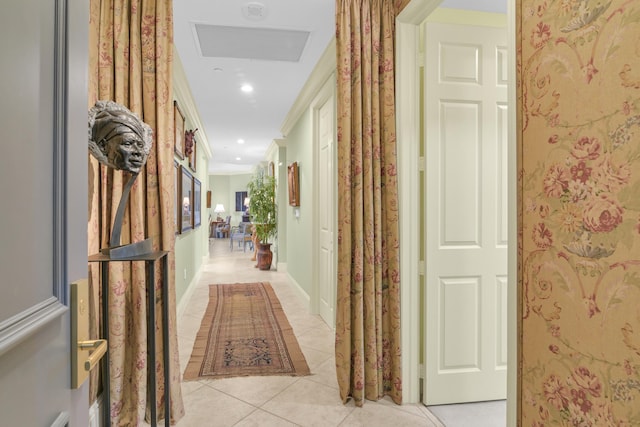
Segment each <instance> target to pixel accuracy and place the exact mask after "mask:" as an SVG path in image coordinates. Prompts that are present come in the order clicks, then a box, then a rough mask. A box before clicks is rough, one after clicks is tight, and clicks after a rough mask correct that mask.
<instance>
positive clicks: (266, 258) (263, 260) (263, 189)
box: [247, 174, 278, 270]
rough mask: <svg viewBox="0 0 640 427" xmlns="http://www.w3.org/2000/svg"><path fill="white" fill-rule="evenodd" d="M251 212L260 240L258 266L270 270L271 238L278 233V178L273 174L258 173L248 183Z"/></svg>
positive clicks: (271, 256)
mask: <svg viewBox="0 0 640 427" xmlns="http://www.w3.org/2000/svg"><path fill="white" fill-rule="evenodd" d="M247 189H248V190H249V212H251V222H252V223H253V227H254V230H255V231H254V232H255V233H256V237H257V242H258V268H259V269H260V270H269V269H270V268H271V260H272V259H273V253H272V252H271V243H270V242H269V239H271V238H274V237H276V235H277V234H278V223H277V218H276V212H277V208H276V180H275V178H274V177H273V176H264V175H263V174H257V175H255V176H254V177H253V179H252V180H251V181H250V182H249V183H248V184H247Z"/></svg>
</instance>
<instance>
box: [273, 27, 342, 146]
mask: <svg viewBox="0 0 640 427" xmlns="http://www.w3.org/2000/svg"><path fill="white" fill-rule="evenodd" d="M335 70H336V38H335V37H333V38H332V39H331V41H330V42H329V44H328V45H327V48H326V49H325V50H324V52H323V53H322V56H321V57H320V59H319V60H318V63H317V64H316V66H315V68H314V69H313V71H312V72H311V75H310V76H309V78H308V79H307V82H306V83H305V85H304V86H303V88H302V90H301V91H300V93H299V94H298V97H297V98H296V100H295V102H294V103H293V106H292V107H291V109H290V110H289V113H287V116H286V117H285V118H284V122H283V123H282V125H281V126H280V132H281V133H282V135H283V136H285V137H286V136H287V135H288V134H289V132H290V131H291V129H293V127H294V126H295V124H296V123H297V122H298V119H299V118H300V116H301V115H302V114H303V113H304V112H305V111H306V110H307V109H308V108H309V106H310V105H311V102H312V101H313V99H314V98H315V96H316V94H317V93H318V91H319V90H320V89H321V88H322V86H323V85H324V83H325V82H326V81H327V79H328V78H329V77H330V76H331V74H332V73H334V72H335Z"/></svg>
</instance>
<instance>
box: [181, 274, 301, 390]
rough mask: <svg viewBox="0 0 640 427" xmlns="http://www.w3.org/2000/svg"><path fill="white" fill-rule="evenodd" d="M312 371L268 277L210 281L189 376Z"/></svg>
mask: <svg viewBox="0 0 640 427" xmlns="http://www.w3.org/2000/svg"><path fill="white" fill-rule="evenodd" d="M253 375H290V376H301V375H309V366H308V365H307V362H306V360H305V358H304V355H303V354H302V351H301V350H300V346H299V345H298V341H296V337H295V335H294V334H293V329H292V328H291V325H289V321H288V320H287V317H286V316H285V314H284V311H283V310H282V306H281V305H280V301H279V300H278V298H277V297H276V294H275V292H274V291H273V288H272V287H271V285H270V284H269V283H266V282H259V283H234V284H224V285H209V305H208V306H207V311H206V313H205V314H204V317H203V319H202V323H201V325H200V330H199V331H198V334H197V336H196V342H195V344H194V346H193V351H192V352H191V358H190V359H189V364H188V365H187V368H186V369H185V372H184V379H185V380H195V379H198V378H211V379H215V378H228V377H238V376H253Z"/></svg>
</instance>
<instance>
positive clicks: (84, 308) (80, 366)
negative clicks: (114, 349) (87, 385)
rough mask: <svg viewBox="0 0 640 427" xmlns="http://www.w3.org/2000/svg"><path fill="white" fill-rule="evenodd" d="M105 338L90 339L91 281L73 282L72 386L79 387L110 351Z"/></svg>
mask: <svg viewBox="0 0 640 427" xmlns="http://www.w3.org/2000/svg"><path fill="white" fill-rule="evenodd" d="M108 347H109V346H108V343H107V340H105V339H97V340H91V339H89V282H88V280H87V279H82V280H78V281H76V282H74V283H72V284H71V387H72V388H79V387H80V386H82V384H83V383H84V382H85V381H86V380H87V378H88V377H89V371H91V370H92V369H93V368H94V367H95V366H96V365H97V364H98V362H99V361H100V359H102V357H103V356H104V355H105V354H106V353H107V351H108Z"/></svg>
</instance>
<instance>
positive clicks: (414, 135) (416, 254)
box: [396, 0, 440, 403]
mask: <svg viewBox="0 0 640 427" xmlns="http://www.w3.org/2000/svg"><path fill="white" fill-rule="evenodd" d="M439 3H440V0H414V1H412V2H411V3H409V4H408V5H407V6H406V7H405V8H404V10H403V11H402V12H401V13H400V14H399V15H398V17H397V19H396V37H397V40H396V93H397V99H396V105H397V110H396V139H397V141H398V143H397V146H398V170H399V173H398V191H399V193H398V208H399V214H400V218H399V219H400V241H401V242H402V244H401V245H400V274H401V277H400V280H401V283H402V286H401V288H400V306H401V307H402V309H401V310H400V324H401V328H400V330H401V334H402V337H401V340H402V402H403V403H418V402H419V401H420V342H421V341H422V340H421V336H420V334H421V330H422V325H421V324H420V310H421V304H420V302H421V301H420V275H419V261H420V259H419V258H420V247H419V244H420V242H419V239H418V238H419V234H418V233H416V230H419V229H420V217H419V210H418V209H416V206H415V200H416V197H415V196H416V195H417V194H418V192H419V188H420V185H419V184H420V182H419V180H420V179H419V177H420V174H419V158H420V157H419V144H420V107H419V104H420V87H419V86H420V85H419V81H420V75H419V67H420V63H419V58H418V52H419V49H418V46H419V25H420V23H422V21H424V20H425V19H426V17H427V16H428V15H429V13H431V12H432V11H433V10H434V9H435V8H436V7H437V6H438V4H439ZM403 207H408V208H409V209H403Z"/></svg>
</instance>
